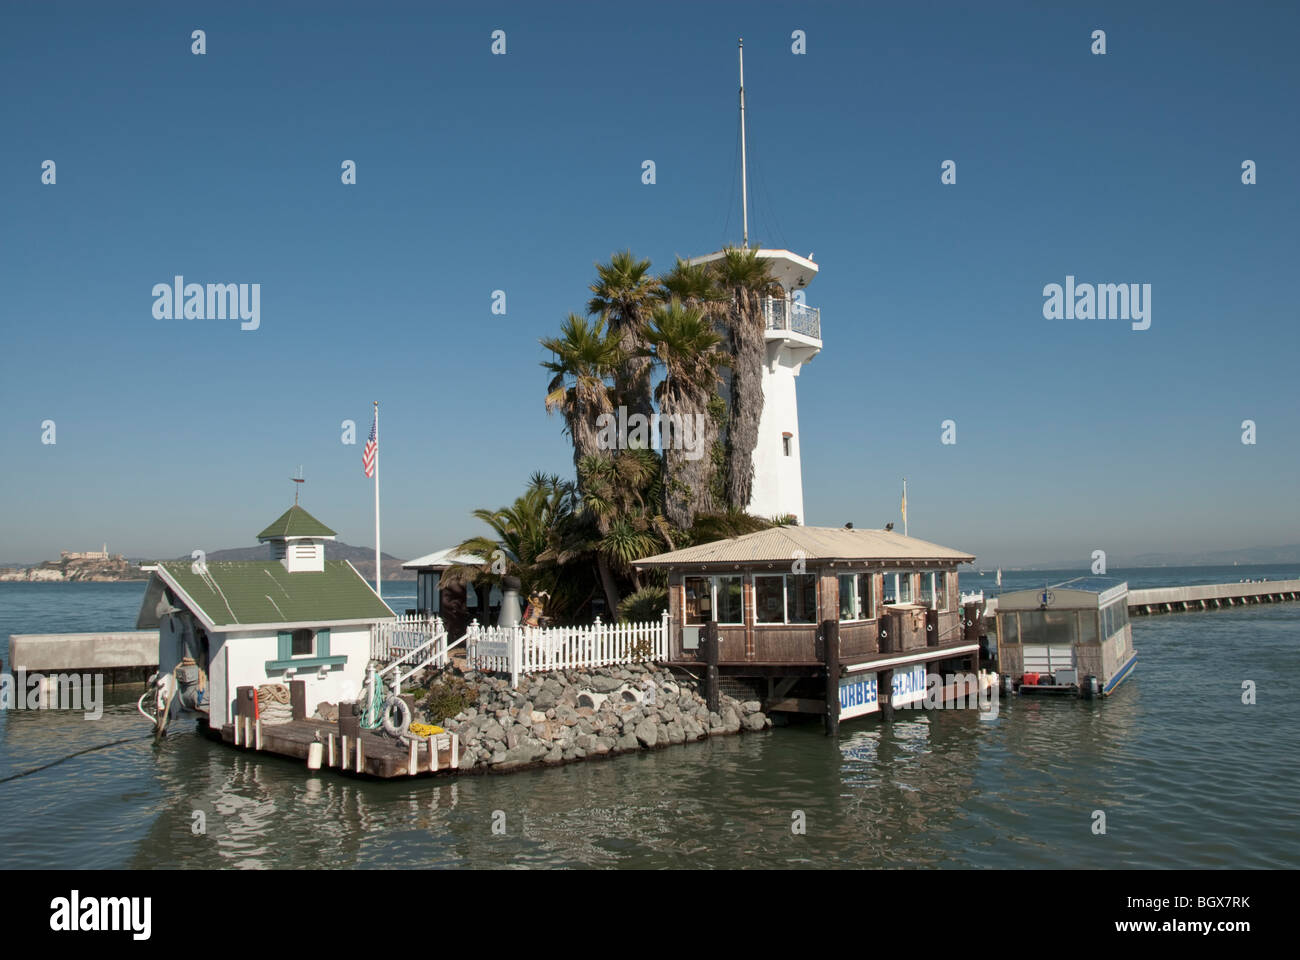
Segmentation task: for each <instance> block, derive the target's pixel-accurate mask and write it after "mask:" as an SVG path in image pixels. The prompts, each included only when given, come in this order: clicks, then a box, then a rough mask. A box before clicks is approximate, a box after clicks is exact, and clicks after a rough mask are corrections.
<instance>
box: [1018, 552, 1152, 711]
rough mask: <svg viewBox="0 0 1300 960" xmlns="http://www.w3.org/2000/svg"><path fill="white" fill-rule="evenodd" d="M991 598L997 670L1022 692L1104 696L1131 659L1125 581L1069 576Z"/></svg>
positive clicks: (1133, 660)
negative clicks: (994, 610) (993, 601)
mask: <svg viewBox="0 0 1300 960" xmlns="http://www.w3.org/2000/svg"><path fill="white" fill-rule="evenodd" d="M997 600H998V603H997V636H998V667H999V669H1000V670H1001V672H1002V674H1003V676H1004V677H1005V678H1006V681H1007V682H1009V683H1010V684H1011V686H1012V688H1013V689H1015V690H1018V691H1019V692H1020V693H1078V694H1082V695H1084V696H1098V695H1100V696H1108V695H1109V694H1110V693H1111V692H1112V691H1113V690H1114V689H1115V688H1116V687H1117V686H1119V684H1120V683H1122V682H1123V681H1124V679H1125V678H1126V677H1128V675H1129V674H1130V673H1131V672H1132V670H1133V666H1134V664H1135V663H1136V662H1137V653H1136V652H1135V651H1134V649H1133V628H1132V627H1131V626H1130V625H1129V618H1128V608H1129V592H1128V584H1127V583H1126V582H1125V581H1123V580H1116V579H1114V578H1111V577H1075V578H1074V579H1073V580H1066V581H1064V582H1063V583H1057V584H1053V585H1051V586H1047V587H1043V588H1041V589H1036V590H1016V591H1013V592H1011V593H1004V594H1002V595H1001V596H999V597H998V598H997Z"/></svg>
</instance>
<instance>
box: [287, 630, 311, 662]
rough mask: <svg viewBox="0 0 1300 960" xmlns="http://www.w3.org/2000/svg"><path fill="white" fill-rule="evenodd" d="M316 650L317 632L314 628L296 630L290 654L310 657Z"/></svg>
mask: <svg viewBox="0 0 1300 960" xmlns="http://www.w3.org/2000/svg"><path fill="white" fill-rule="evenodd" d="M315 652H316V634H315V632H314V631H312V630H295V631H294V632H293V642H292V645H291V649H290V654H291V655H292V656H295V657H310V656H311V655H312V654H313V653H315Z"/></svg>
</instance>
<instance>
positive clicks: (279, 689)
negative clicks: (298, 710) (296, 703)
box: [257, 683, 293, 726]
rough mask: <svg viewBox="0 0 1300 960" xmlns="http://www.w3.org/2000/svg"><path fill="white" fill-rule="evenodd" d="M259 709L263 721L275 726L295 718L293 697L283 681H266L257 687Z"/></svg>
mask: <svg viewBox="0 0 1300 960" xmlns="http://www.w3.org/2000/svg"><path fill="white" fill-rule="evenodd" d="M257 710H258V716H259V717H261V719H262V723H264V724H266V725H267V726H273V725H275V724H278V723H288V722H289V721H290V720H292V719H293V699H292V697H291V695H290V693H289V688H288V687H286V686H285V685H284V684H282V683H264V684H262V685H261V686H260V687H258V688H257Z"/></svg>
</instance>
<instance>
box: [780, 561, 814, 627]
mask: <svg viewBox="0 0 1300 960" xmlns="http://www.w3.org/2000/svg"><path fill="white" fill-rule="evenodd" d="M786 581H787V584H786V586H787V590H788V595H787V597H786V622H787V623H816V622H817V577H816V576H815V575H814V574H811V573H803V574H796V575H792V576H789V577H786Z"/></svg>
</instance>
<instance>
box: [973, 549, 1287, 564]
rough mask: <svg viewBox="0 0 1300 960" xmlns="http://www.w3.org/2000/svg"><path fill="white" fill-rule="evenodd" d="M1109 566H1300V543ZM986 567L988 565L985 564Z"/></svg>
mask: <svg viewBox="0 0 1300 960" xmlns="http://www.w3.org/2000/svg"><path fill="white" fill-rule="evenodd" d="M1106 563H1107V565H1108V566H1111V567H1114V568H1115V569H1116V570H1131V569H1133V568H1134V567H1230V566H1232V565H1233V564H1234V563H1237V564H1242V565H1243V566H1249V565H1251V564H1257V563H1259V564H1268V563H1300V544H1286V545H1283V546H1280V547H1242V548H1240V549H1237V550H1187V551H1171V552H1169V553H1140V554H1138V555H1136V556H1133V557H1127V556H1122V555H1120V554H1111V555H1110V556H1108V557H1107V558H1106ZM985 566H986V567H987V564H985ZM1077 567H1086V564H1080V563H1079V561H1078V559H1077V558H1076V559H1075V561H1074V562H1070V561H1066V560H1062V561H1059V562H1056V563H1032V564H1027V565H1025V566H1020V567H1014V568H1013V567H1008V566H1007V565H1006V564H1003V565H1002V568H1003V569H1004V570H1011V569H1015V570H1073V569H1075V568H1077Z"/></svg>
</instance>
